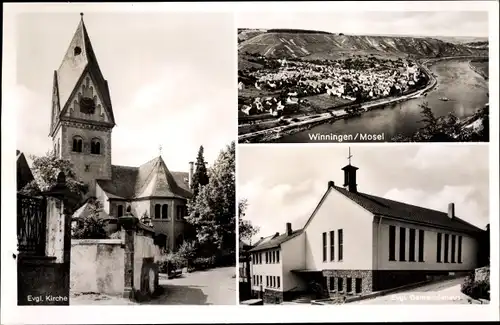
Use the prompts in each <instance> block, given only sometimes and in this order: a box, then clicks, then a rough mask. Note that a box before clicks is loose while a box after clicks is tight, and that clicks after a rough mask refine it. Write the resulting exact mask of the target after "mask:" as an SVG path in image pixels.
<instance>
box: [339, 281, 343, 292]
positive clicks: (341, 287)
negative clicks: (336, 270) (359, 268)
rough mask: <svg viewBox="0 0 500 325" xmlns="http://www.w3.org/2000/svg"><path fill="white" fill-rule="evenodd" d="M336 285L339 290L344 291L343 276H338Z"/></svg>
mask: <svg viewBox="0 0 500 325" xmlns="http://www.w3.org/2000/svg"><path fill="white" fill-rule="evenodd" d="M338 281H339V282H338V286H339V292H343V291H344V279H343V278H339V280H338Z"/></svg>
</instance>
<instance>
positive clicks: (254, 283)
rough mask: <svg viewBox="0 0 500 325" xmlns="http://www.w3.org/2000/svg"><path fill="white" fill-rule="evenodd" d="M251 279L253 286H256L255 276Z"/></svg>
mask: <svg viewBox="0 0 500 325" xmlns="http://www.w3.org/2000/svg"><path fill="white" fill-rule="evenodd" d="M252 278H253V285H257V282H255V275H254V276H253V277H252Z"/></svg>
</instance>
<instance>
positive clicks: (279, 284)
mask: <svg viewBox="0 0 500 325" xmlns="http://www.w3.org/2000/svg"><path fill="white" fill-rule="evenodd" d="M277 280H278V288H279V287H280V286H281V283H280V277H278V279H277Z"/></svg>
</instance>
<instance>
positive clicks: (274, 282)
mask: <svg viewBox="0 0 500 325" xmlns="http://www.w3.org/2000/svg"><path fill="white" fill-rule="evenodd" d="M271 284H272V286H273V288H274V287H276V277H275V276H273V280H272V283H271Z"/></svg>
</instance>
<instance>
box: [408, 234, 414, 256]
mask: <svg viewBox="0 0 500 325" xmlns="http://www.w3.org/2000/svg"><path fill="white" fill-rule="evenodd" d="M415 240H416V238H415V229H410V252H409V254H408V255H409V256H408V259H409V260H410V262H415Z"/></svg>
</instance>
